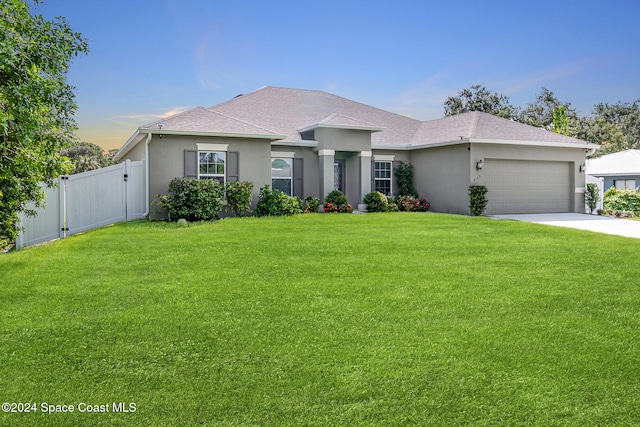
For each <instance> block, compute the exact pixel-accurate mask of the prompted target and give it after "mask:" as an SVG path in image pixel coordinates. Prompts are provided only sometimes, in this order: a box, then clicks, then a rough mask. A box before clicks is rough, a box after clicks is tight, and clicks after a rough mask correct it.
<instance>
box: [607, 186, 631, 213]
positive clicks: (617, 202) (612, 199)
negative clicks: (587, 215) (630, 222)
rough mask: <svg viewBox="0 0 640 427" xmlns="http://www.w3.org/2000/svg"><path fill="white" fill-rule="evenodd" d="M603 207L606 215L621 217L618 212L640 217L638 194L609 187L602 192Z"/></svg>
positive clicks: (624, 189)
mask: <svg viewBox="0 0 640 427" xmlns="http://www.w3.org/2000/svg"><path fill="white" fill-rule="evenodd" d="M603 206H604V212H605V214H606V215H613V216H621V215H622V214H620V213H618V212H631V213H632V215H633V216H640V193H639V192H637V191H636V190H630V189H626V188H623V189H617V188H615V187H611V188H610V189H608V190H607V191H605V192H604V199H603ZM625 216H628V214H626V215H625Z"/></svg>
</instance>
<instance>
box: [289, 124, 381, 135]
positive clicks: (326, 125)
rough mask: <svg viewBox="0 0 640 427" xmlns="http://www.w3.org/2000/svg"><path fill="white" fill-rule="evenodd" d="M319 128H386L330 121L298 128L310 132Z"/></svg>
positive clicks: (375, 130) (378, 130)
mask: <svg viewBox="0 0 640 427" xmlns="http://www.w3.org/2000/svg"><path fill="white" fill-rule="evenodd" d="M318 128H327V129H347V130H364V131H369V132H380V131H383V130H385V128H383V127H378V126H366V125H334V124H330V123H315V124H312V125H310V126H306V127H303V128H300V129H296V130H297V131H298V132H300V133H302V132H308V131H310V130H316V129H318Z"/></svg>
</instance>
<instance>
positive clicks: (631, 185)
mask: <svg viewBox="0 0 640 427" xmlns="http://www.w3.org/2000/svg"><path fill="white" fill-rule="evenodd" d="M613 186H614V187H616V188H617V189H618V190H620V189H623V188H628V189H629V190H635V189H636V180H635V179H616V180H614V181H613Z"/></svg>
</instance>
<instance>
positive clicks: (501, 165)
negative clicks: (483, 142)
mask: <svg viewBox="0 0 640 427" xmlns="http://www.w3.org/2000/svg"><path fill="white" fill-rule="evenodd" d="M569 171H570V168H569V163H567V162H543V161H524V160H493V159H485V166H484V168H483V169H482V172H483V174H484V177H485V185H486V186H487V189H488V194H487V197H488V199H489V204H488V205H487V212H486V213H487V214H488V215H492V214H494V215H495V214H509V213H551V212H569V208H570V206H571V205H570V197H571V192H570V183H571V177H570V174H569Z"/></svg>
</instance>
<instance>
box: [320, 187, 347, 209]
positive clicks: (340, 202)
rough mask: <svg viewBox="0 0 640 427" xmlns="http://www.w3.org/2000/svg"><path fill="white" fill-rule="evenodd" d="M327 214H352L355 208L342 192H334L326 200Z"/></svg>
mask: <svg viewBox="0 0 640 427" xmlns="http://www.w3.org/2000/svg"><path fill="white" fill-rule="evenodd" d="M324 211H325V212H338V213H350V212H353V207H351V205H350V204H349V201H348V200H347V196H345V195H344V193H342V191H340V190H333V191H332V192H331V193H329V194H328V195H327V197H325V198H324Z"/></svg>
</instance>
